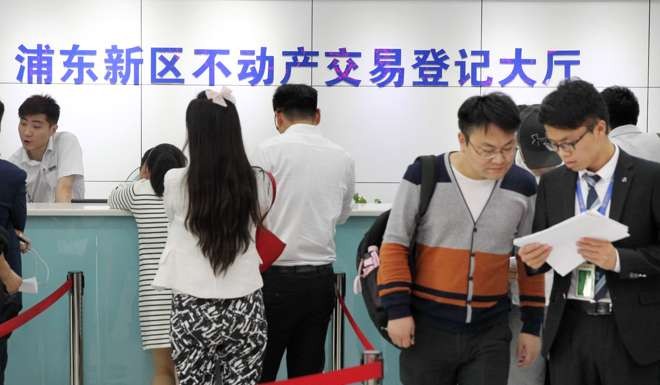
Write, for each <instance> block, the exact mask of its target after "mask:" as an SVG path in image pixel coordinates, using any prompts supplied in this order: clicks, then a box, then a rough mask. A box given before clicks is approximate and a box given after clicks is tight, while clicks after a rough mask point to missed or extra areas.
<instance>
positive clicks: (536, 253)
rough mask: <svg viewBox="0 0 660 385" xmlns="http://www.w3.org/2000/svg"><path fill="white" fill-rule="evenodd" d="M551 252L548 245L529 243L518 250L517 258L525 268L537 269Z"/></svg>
mask: <svg viewBox="0 0 660 385" xmlns="http://www.w3.org/2000/svg"><path fill="white" fill-rule="evenodd" d="M551 251H552V247H551V246H550V245H546V244H542V243H530V244H529V245H525V246H523V247H521V248H520V249H518V256H519V257H520V259H521V260H522V261H523V262H525V264H526V265H527V266H529V267H531V268H532V269H538V268H539V267H541V266H543V264H544V263H545V261H546V260H547V259H548V256H550V252H551Z"/></svg>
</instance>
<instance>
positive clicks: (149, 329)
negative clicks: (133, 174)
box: [108, 143, 186, 385]
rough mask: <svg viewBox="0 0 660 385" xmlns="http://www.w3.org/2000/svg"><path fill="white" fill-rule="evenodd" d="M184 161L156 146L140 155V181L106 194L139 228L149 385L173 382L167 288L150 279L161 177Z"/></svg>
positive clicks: (161, 226)
mask: <svg viewBox="0 0 660 385" xmlns="http://www.w3.org/2000/svg"><path fill="white" fill-rule="evenodd" d="M185 165H186V157H185V156H184V155H183V152H181V150H179V149H178V148H176V147H175V146H173V145H171V144H167V143H164V144H159V145H158V146H156V147H154V148H151V149H149V150H147V151H145V153H144V155H143V156H142V161H141V163H140V179H139V180H137V181H135V182H133V183H129V184H125V185H122V186H118V187H117V188H116V189H115V190H114V191H112V193H110V197H109V198H108V204H109V205H110V207H111V208H115V209H122V210H127V211H130V212H131V213H132V214H133V216H134V217H135V222H136V223H137V227H138V243H139V247H140V260H139V274H138V297H139V303H138V309H139V316H140V332H141V334H142V348H143V349H145V350H151V351H152V355H153V360H154V375H153V379H152V385H174V384H175V383H176V381H175V375H174V363H173V362H172V358H171V355H172V349H171V344H170V337H169V333H170V318H171V314H172V293H171V291H169V290H166V291H156V290H154V289H153V287H152V286H151V283H152V281H153V279H154V276H155V275H156V270H157V269H158V261H159V260H160V256H161V254H162V252H163V248H164V247H165V241H166V240H167V216H166V215H165V207H164V205H163V198H162V197H163V190H164V187H163V180H164V178H165V174H166V173H167V172H168V171H169V170H170V169H173V168H181V167H185Z"/></svg>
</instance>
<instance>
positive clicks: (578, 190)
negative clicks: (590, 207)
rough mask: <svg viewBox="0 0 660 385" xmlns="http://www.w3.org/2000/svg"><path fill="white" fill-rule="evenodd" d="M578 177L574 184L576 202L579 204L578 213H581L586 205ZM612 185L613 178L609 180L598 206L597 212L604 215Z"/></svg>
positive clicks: (610, 196) (609, 199)
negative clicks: (601, 201)
mask: <svg viewBox="0 0 660 385" xmlns="http://www.w3.org/2000/svg"><path fill="white" fill-rule="evenodd" d="M580 185H581V183H580V179H579V178H578V181H577V185H576V186H575V195H576V197H577V200H578V204H579V205H580V213H583V212H585V211H587V207H586V202H585V201H584V197H583V195H582V187H580ZM613 187H614V178H612V180H611V181H610V184H609V186H607V192H606V193H605V198H604V199H603V203H602V204H601V205H600V207H599V208H598V212H599V213H600V214H601V215H605V212H606V211H607V206H609V205H610V201H611V200H612V189H613Z"/></svg>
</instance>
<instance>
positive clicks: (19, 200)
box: [10, 170, 27, 232]
mask: <svg viewBox="0 0 660 385" xmlns="http://www.w3.org/2000/svg"><path fill="white" fill-rule="evenodd" d="M20 172H21V176H20V177H19V178H18V181H17V186H16V192H15V193H14V203H13V204H12V207H11V213H10V216H11V217H10V220H11V223H12V225H13V226H14V229H16V230H18V231H21V232H22V231H24V230H25V221H26V219H27V203H26V199H27V195H26V193H25V180H26V178H27V174H26V173H25V171H23V170H21V171H20Z"/></svg>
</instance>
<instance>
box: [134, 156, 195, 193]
mask: <svg viewBox="0 0 660 385" xmlns="http://www.w3.org/2000/svg"><path fill="white" fill-rule="evenodd" d="M186 161H187V159H186V156H185V155H184V154H183V152H182V151H181V150H179V149H178V148H177V147H176V146H174V145H171V144H169V143H163V144H159V145H158V146H156V147H153V148H150V149H148V150H147V151H145V152H144V155H143V156H142V162H141V164H140V166H141V167H142V166H147V169H148V170H149V183H151V187H152V188H153V189H154V191H155V192H156V195H158V196H159V197H162V196H163V190H164V189H165V186H164V185H163V180H164V179H165V174H166V173H167V172H168V171H170V169H173V168H181V167H185V166H186Z"/></svg>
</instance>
